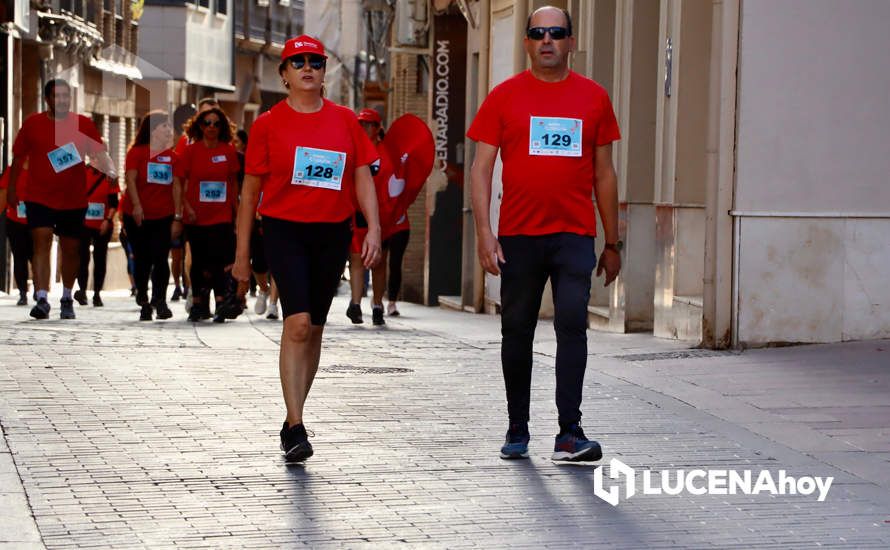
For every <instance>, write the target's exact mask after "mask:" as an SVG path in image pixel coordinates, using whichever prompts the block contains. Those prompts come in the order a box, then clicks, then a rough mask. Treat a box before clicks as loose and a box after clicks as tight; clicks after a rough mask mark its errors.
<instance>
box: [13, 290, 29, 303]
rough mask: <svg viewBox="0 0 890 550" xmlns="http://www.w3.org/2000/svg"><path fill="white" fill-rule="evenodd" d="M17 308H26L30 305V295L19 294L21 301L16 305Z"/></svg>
mask: <svg viewBox="0 0 890 550" xmlns="http://www.w3.org/2000/svg"><path fill="white" fill-rule="evenodd" d="M15 305H17V306H26V305H28V293H27V292H22V293H20V294H19V301H18V302H16V303H15Z"/></svg>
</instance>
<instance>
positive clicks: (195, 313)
mask: <svg viewBox="0 0 890 550" xmlns="http://www.w3.org/2000/svg"><path fill="white" fill-rule="evenodd" d="M188 321H189V323H199V322H201V310H200V309H199V308H196V307H193V308H192V310H191V311H189V318H188Z"/></svg>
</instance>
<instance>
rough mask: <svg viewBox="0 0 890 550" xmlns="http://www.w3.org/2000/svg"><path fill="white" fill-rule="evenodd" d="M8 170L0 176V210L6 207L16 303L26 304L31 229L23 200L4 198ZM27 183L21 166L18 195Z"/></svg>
mask: <svg viewBox="0 0 890 550" xmlns="http://www.w3.org/2000/svg"><path fill="white" fill-rule="evenodd" d="M9 173H10V171H9V170H6V171H5V172H3V177H0V211H2V210H3V209H4V208H5V209H6V238H7V239H8V240H9V248H10V250H12V262H13V266H14V267H13V278H14V279H15V286H16V288H17V289H18V290H19V301H18V302H16V305H19V306H26V305H28V273H29V268H28V266H29V265H30V264H31V256H32V254H33V245H32V244H31V231H30V230H29V229H28V214H27V207H26V206H25V203H24V201H21V200H20V201H18V202H17V203H11V202H8V201H7V200H6V189H7V187H8V186H9ZM27 185H28V169H27V167H23V168H22V171H21V172H19V181H18V183H17V185H16V188H17V189H18V192H19V195H20V196H21V195H24V194H25V188H26V187H27Z"/></svg>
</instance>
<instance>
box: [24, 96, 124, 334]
mask: <svg viewBox="0 0 890 550" xmlns="http://www.w3.org/2000/svg"><path fill="white" fill-rule="evenodd" d="M43 95H44V98H45V99H46V104H47V111H46V112H45V113H37V114H34V115H31V116H30V117H28V118H27V119H26V120H25V122H24V123H23V124H22V127H21V129H20V130H19V133H18V135H17V136H16V138H15V142H14V144H13V146H12V153H13V156H14V157H15V158H14V159H13V161H12V167H11V168H10V170H11V173H10V183H9V197H10V200H11V201H15V200H16V199H17V196H16V190H15V183H16V181H17V178H18V173H19V171H21V169H22V164H23V162H24V159H25V158H27V159H29V185H28V189H27V192H26V193H25V196H24V197H21V198H22V199H23V200H24V202H25V205H26V210H27V213H28V226H29V227H30V228H31V236H32V238H33V243H34V259H33V263H34V273H35V276H36V278H37V280H36V281H35V282H34V287H35V288H36V289H37V292H36V294H37V304H36V305H35V306H34V308H33V309H31V316H32V317H34V318H35V319H46V318H47V317H49V309H50V307H49V303H48V302H47V300H46V294H47V291H48V290H49V276H50V273H49V272H50V248H51V246H52V241H53V233H54V232H55V234H56V235H58V236H59V249H60V251H61V255H62V258H61V261H62V287H63V288H62V300H61V311H60V317H61V318H62V319H74V317H75V316H74V300H73V299H72V297H71V287H73V286H74V279H75V277H76V276H77V271H78V268H79V264H80V253H79V247H80V236H81V233H82V232H83V220H84V216H85V214H86V210H87V181H86V167H85V164H84V157H86V156H88V157H89V158H90V162H91V164H92V165H93V166H95V167H96V168H97V169H99V170H100V171H102V172H103V173H105V174H107V175H108V177H109V178H111V179H115V178H117V173H116V171H115V168H114V164H113V163H112V161H111V158H109V156H108V153H106V151H105V145H104V144H103V143H102V137H101V136H100V135H99V132H98V130H96V126H95V125H94V124H93V121H92V120H90V119H89V118H87V117H85V116H82V115H78V114H76V113H72V112H70V107H71V87H70V86H69V85H68V83H67V82H66V81H64V80H61V79H56V80H50V81H49V82H47V83H46V86H44V89H43Z"/></svg>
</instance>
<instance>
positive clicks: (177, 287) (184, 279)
mask: <svg viewBox="0 0 890 550" xmlns="http://www.w3.org/2000/svg"><path fill="white" fill-rule="evenodd" d="M197 112H198V110H197V109H196V108H195V106H194V105H192V104H191V103H186V104H185V105H180V106H179V107H177V108H176V110H174V111H173V133H174V135H173V139H174V141H175V143H177V144H179V143H180V141H183V140H185V142H186V144H187V142H188V139H187V138H186V137H185V133H184V132H183V129H182V127H183V125H184V124H185V123H186V122H187V121H188V120H189V119H191V118H192V117H193V116H195V113H197ZM183 147H185V145H183ZM185 264H186V262H185V239H183V238H182V236H181V235H180V236H179V237H177V238H175V239H173V240H172V241H171V242H170V272H171V273H172V275H173V295H172V296H170V301H171V302H178V301H179V299H180V298H185V297H186V295H187V294H188V287H189V274H188V269H186V265H185Z"/></svg>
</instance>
